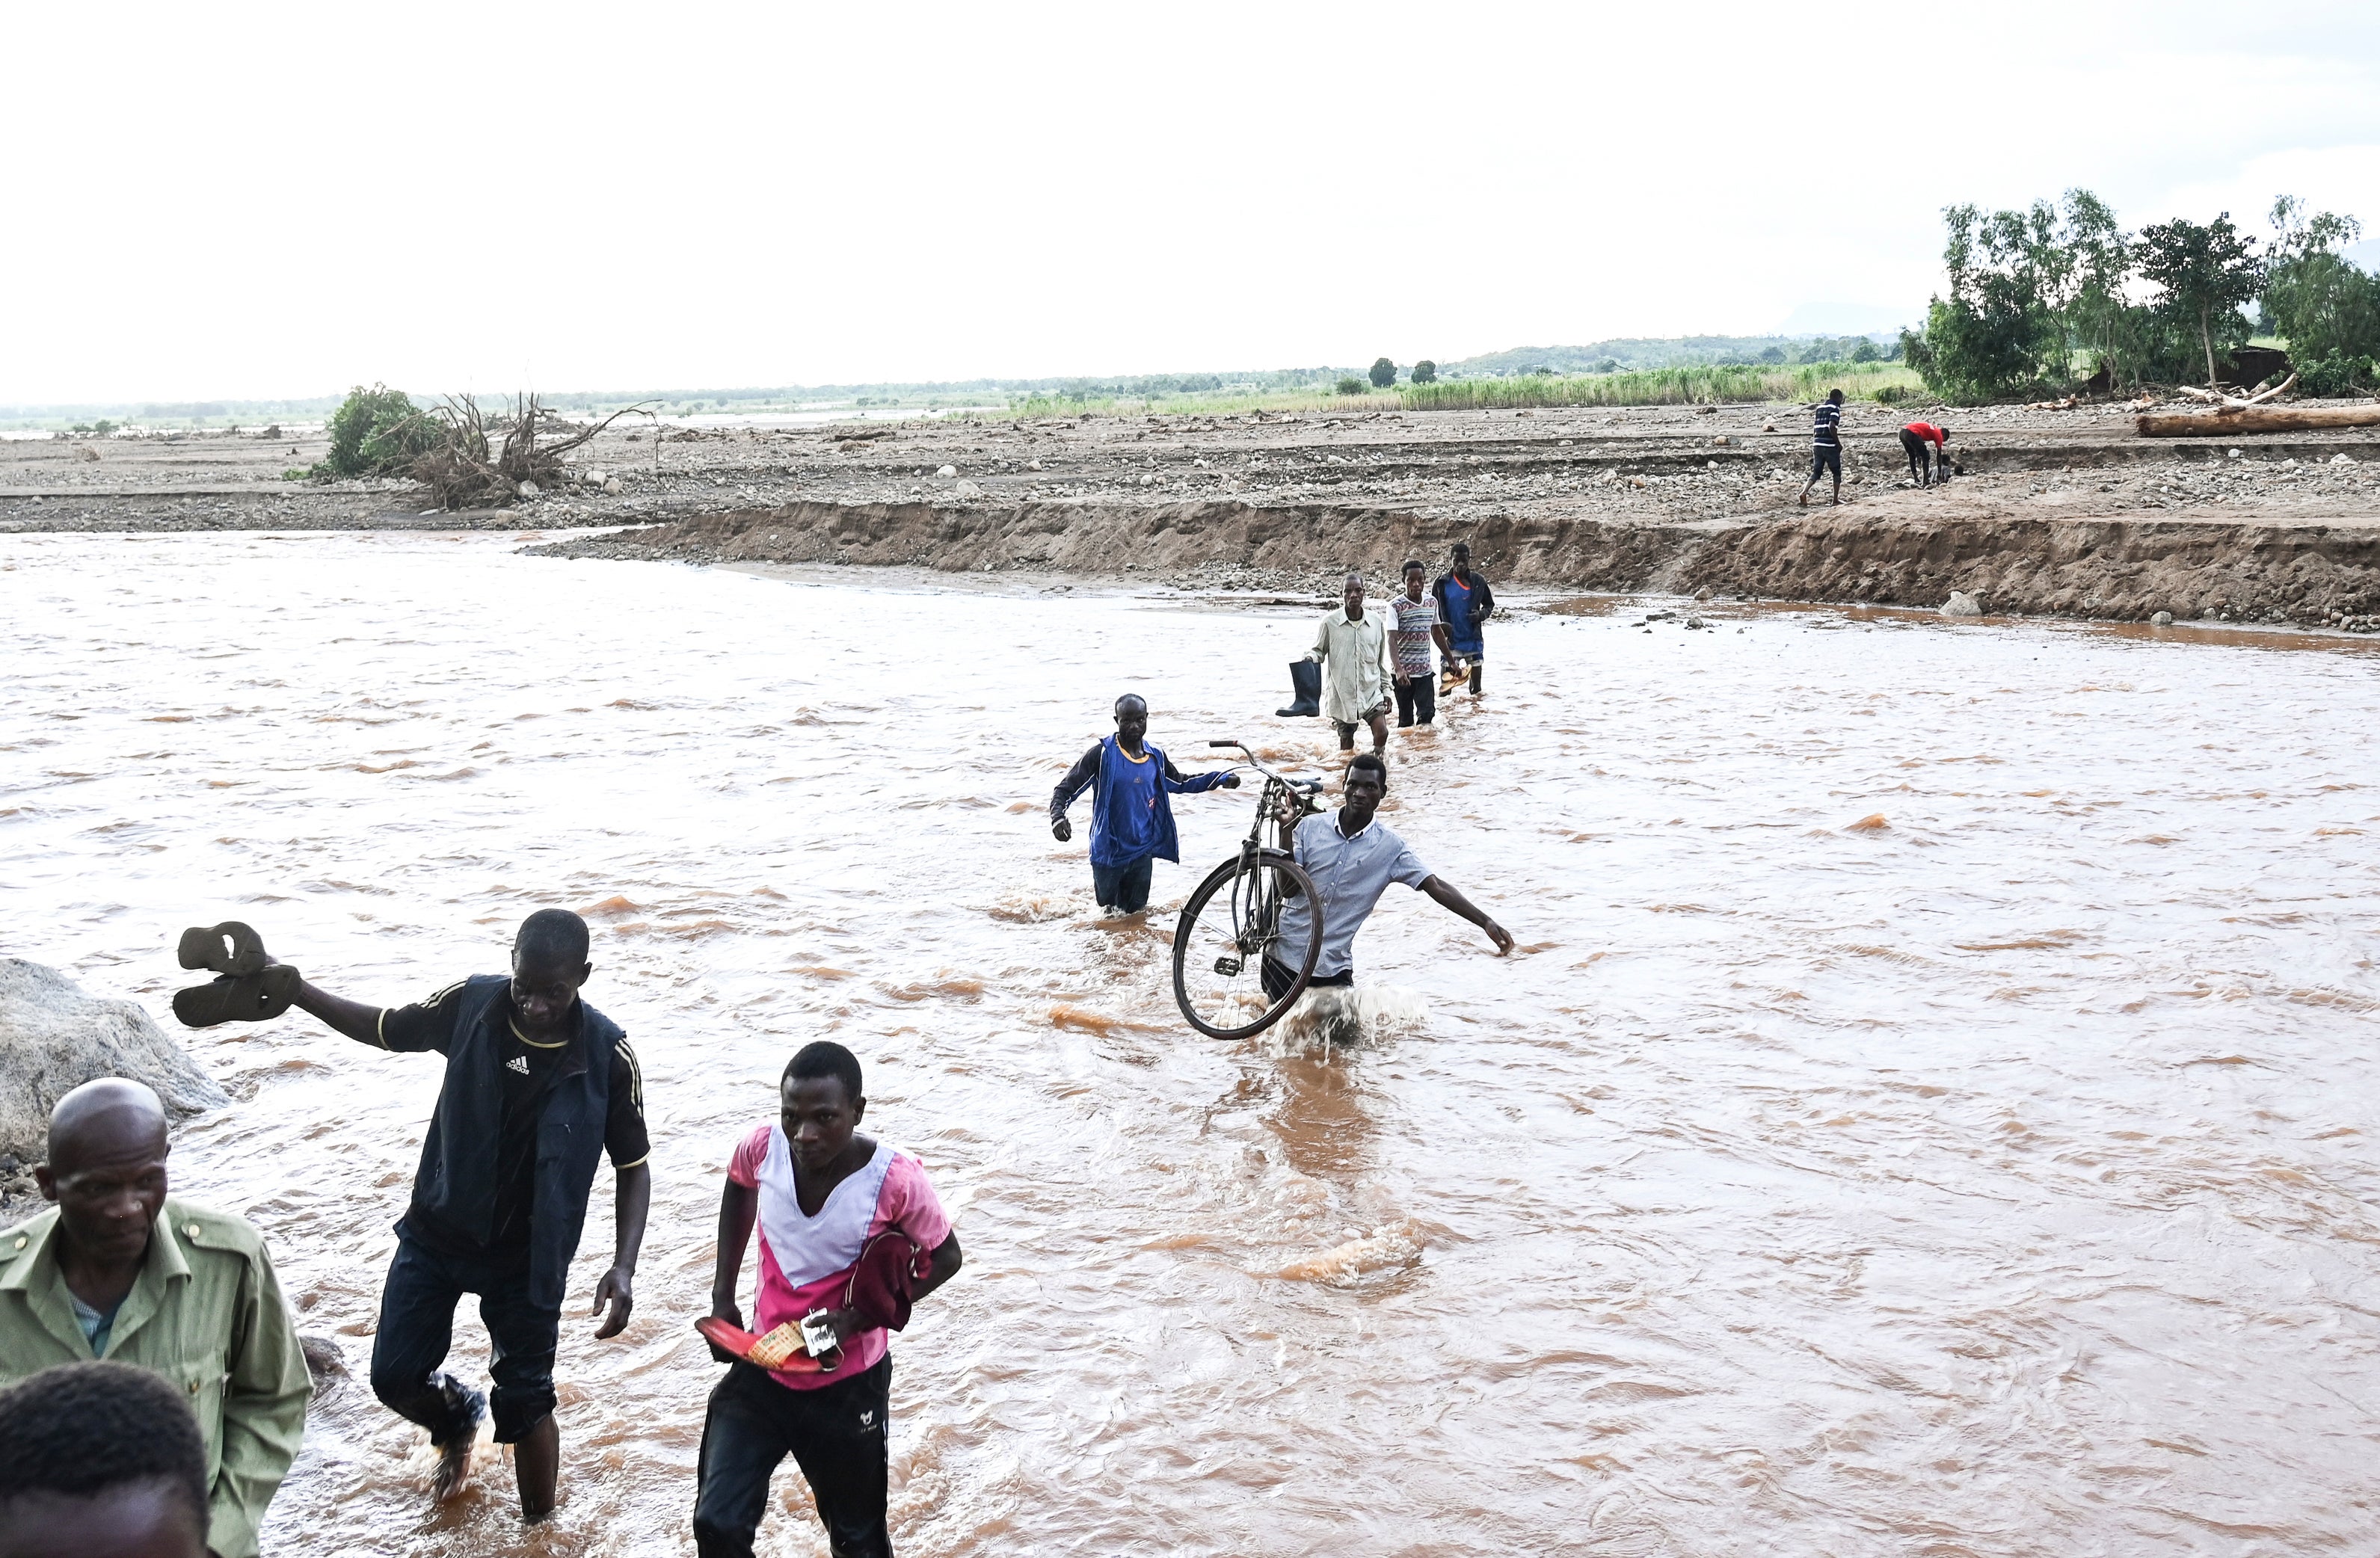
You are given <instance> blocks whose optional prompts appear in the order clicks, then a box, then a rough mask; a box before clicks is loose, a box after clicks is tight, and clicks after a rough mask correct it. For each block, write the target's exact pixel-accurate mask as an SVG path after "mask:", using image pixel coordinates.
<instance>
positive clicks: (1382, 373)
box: [1372, 357, 1397, 390]
mask: <svg viewBox="0 0 2380 1558" xmlns="http://www.w3.org/2000/svg"><path fill="white" fill-rule="evenodd" d="M1396 381H1397V365H1396V364H1394V363H1392V362H1390V360H1389V359H1388V358H1386V357H1376V358H1374V359H1373V362H1372V387H1373V388H1374V389H1376V390H1385V389H1387V388H1388V387H1389V386H1390V385H1391V384H1393V383H1395V382H1396Z"/></svg>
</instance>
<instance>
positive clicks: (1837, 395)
mask: <svg viewBox="0 0 2380 1558" xmlns="http://www.w3.org/2000/svg"><path fill="white" fill-rule="evenodd" d="M1827 399H1828V400H1829V401H1832V402H1833V403H1834V404H1835V405H1841V404H1842V403H1843V393H1842V392H1841V391H1840V390H1828V392H1827Z"/></svg>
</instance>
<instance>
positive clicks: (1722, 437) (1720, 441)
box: [1711, 433, 1727, 449]
mask: <svg viewBox="0 0 2380 1558" xmlns="http://www.w3.org/2000/svg"><path fill="white" fill-rule="evenodd" d="M1711 442H1713V443H1715V444H1717V445H1718V446H1719V447H1720V448H1721V449H1724V448H1726V447H1727V435H1726V434H1725V433H1721V434H1719V435H1718V437H1717V438H1715V439H1713V440H1711Z"/></svg>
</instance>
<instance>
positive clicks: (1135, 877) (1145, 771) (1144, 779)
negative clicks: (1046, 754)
mask: <svg viewBox="0 0 2380 1558" xmlns="http://www.w3.org/2000/svg"><path fill="white" fill-rule="evenodd" d="M1115 727H1116V733H1115V734H1114V735H1111V736H1107V737H1104V738H1102V739H1101V740H1100V741H1099V743H1097V744H1095V745H1094V746H1093V747H1092V748H1091V749H1090V750H1089V751H1088V752H1086V753H1084V754H1083V755H1081V756H1080V757H1078V758H1076V759H1075V766H1074V767H1071V768H1069V769H1067V770H1066V777H1065V778H1064V779H1060V780H1059V781H1058V788H1057V789H1056V790H1055V791H1052V792H1051V794H1050V835H1051V836H1052V837H1053V838H1055V839H1057V840H1058V842H1060V843H1065V842H1066V841H1067V840H1069V839H1072V838H1074V836H1075V825H1074V824H1073V823H1071V822H1068V821H1067V820H1066V808H1067V807H1069V806H1071V805H1073V804H1074V803H1075V797H1076V796H1077V795H1080V794H1081V793H1082V792H1083V791H1084V789H1085V788H1086V787H1087V786H1089V785H1091V784H1093V783H1096V784H1097V785H1098V786H1099V788H1098V789H1096V790H1093V791H1091V890H1092V891H1093V892H1094V893H1096V894H1098V895H1099V908H1100V910H1101V911H1102V912H1106V913H1111V914H1137V913H1139V912H1141V911H1142V910H1144V909H1146V908H1147V907H1148V879H1149V876H1150V873H1151V872H1152V871H1153V869H1154V868H1155V864H1156V863H1157V862H1158V861H1160V860H1170V861H1172V862H1173V863H1174V864H1177V865H1178V864H1181V861H1182V844H1181V840H1180V839H1179V837H1178V836H1177V835H1176V834H1175V833H1174V830H1173V803H1172V802H1171V801H1169V800H1167V799H1166V797H1167V796H1168V795H1169V794H1173V795H1195V794H1196V793H1198V792H1199V791H1202V790H1237V789H1238V788H1239V787H1240V776H1239V775H1237V774H1233V773H1225V772H1220V771H1218V772H1215V773H1211V774H1196V775H1193V776H1191V777H1189V778H1186V779H1185V778H1184V777H1183V774H1182V771H1181V770H1180V769H1179V768H1176V767H1174V766H1173V763H1172V759H1170V758H1168V757H1167V756H1166V755H1165V754H1164V753H1162V752H1160V750H1158V749H1157V748H1156V747H1153V746H1150V745H1149V744H1148V741H1147V737H1148V705H1147V702H1146V701H1144V700H1143V699H1142V698H1141V696H1140V694H1137V693H1126V694H1124V695H1123V696H1122V697H1120V698H1118V699H1116V701H1115Z"/></svg>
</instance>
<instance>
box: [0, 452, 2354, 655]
mask: <svg viewBox="0 0 2380 1558" xmlns="http://www.w3.org/2000/svg"><path fill="white" fill-rule="evenodd" d="M1945 415H1955V416H1956V417H1957V418H1958V424H1959V425H1958V426H1957V427H1956V428H1955V429H1954V433H1955V436H1954V439H1953V444H1954V447H1956V448H1957V449H1958V450H1959V451H1960V458H1961V463H1962V464H1964V465H1966V466H1967V471H1968V474H1967V475H1966V476H1964V477H1961V478H1960V479H1958V480H1956V481H1955V482H1954V483H1953V484H1952V485H1951V486H1950V488H1949V489H1948V490H1940V489H1937V490H1930V491H1927V490H1916V489H1911V488H1910V487H1909V486H1908V485H1906V474H1905V466H1904V465H1903V462H1902V460H1901V455H1900V448H1899V446H1898V443H1897V442H1896V441H1895V434H1894V429H1895V428H1896V427H1897V426H1898V425H1899V423H1900V420H1901V419H1902V418H1901V417H1899V416H1896V415H1894V414H1893V413H1891V412H1889V411H1888V410H1887V409H1886V408H1883V407H1879V406H1873V405H1861V406H1854V407H1852V410H1851V413H1850V420H1849V435H1848V438H1849V451H1850V453H1849V470H1848V474H1849V478H1850V479H1849V481H1848V483H1847V486H1846V489H1845V490H1846V496H1847V498H1848V500H1849V501H1847V502H1846V504H1845V505H1844V506H1843V507H1841V508H1840V509H1838V508H1814V509H1811V510H1803V509H1800V508H1798V507H1796V506H1795V504H1794V502H1793V498H1794V495H1795V493H1796V492H1798V490H1799V489H1800V487H1801V471H1802V462H1803V455H1804V453H1805V451H1806V446H1807V445H1806V440H1807V433H1806V429H1805V427H1804V421H1803V419H1804V417H1805V416H1806V414H1805V413H1803V411H1801V410H1800V409H1799V408H1796V407H1789V406H1771V407H1757V406H1723V407H1718V408H1711V409H1706V410H1698V409H1696V408H1694V407H1683V406H1679V407H1639V408H1631V409H1627V410H1612V411H1604V410H1584V409H1581V410H1570V411H1553V410H1548V411H1544V412H1539V413H1536V414H1513V413H1498V414H1495V415H1492V416H1489V415H1484V414H1478V413H1415V414H1410V415H1396V414H1391V415H1388V416H1366V417H1342V416H1328V415H1324V416H1303V417H1269V416H1267V417H1258V416H1250V417H1236V418H1200V417H1169V418H1157V417H1147V418H1121V417H1075V418H1045V419H1040V420H1034V421H1021V422H1009V421H972V420H952V421H928V422H905V423H872V424H867V425H863V426H856V427H842V428H834V427H826V428H820V427H805V428H786V429H759V428H745V429H717V430H703V429H684V430H679V431H674V432H663V433H662V436H661V437H660V438H659V439H658V440H656V439H655V438H654V436H653V433H654V431H655V430H654V429H637V428H636V427H633V426H631V425H630V424H627V423H623V424H620V425H619V426H617V427H615V429H613V431H611V432H609V433H606V434H605V435H604V436H603V437H602V438H601V439H599V440H597V441H595V442H594V443H593V444H590V445H589V446H588V447H587V448H586V449H585V450H584V451H582V452H581V453H580V455H579V457H578V463H577V465H576V466H575V467H574V469H575V470H577V472H578V473H579V474H581V475H585V476H589V477H591V476H594V475H598V474H600V475H601V476H602V477H605V478H606V482H607V483H616V485H617V486H618V489H619V490H618V491H617V492H613V491H611V490H609V489H608V487H606V488H599V487H597V486H595V485H593V484H591V483H589V482H568V483H565V485H564V488H563V489H562V490H560V491H557V492H554V493H551V494H545V495H542V496H540V497H539V498H537V499H535V500H533V501H527V502H524V503H521V504H519V505H517V506H516V507H512V508H507V509H504V510H501V511H492V512H486V513H461V514H445V513H422V512H420V511H421V509H422V508H423V507H424V506H426V505H424V503H423V502H422V501H421V497H420V494H419V489H414V488H412V487H411V486H410V485H409V484H407V483H401V482H395V483H392V482H382V483H344V484H334V485H333V486H329V487H323V486H318V485H314V484H309V483H288V482H283V481H281V480H279V478H278V477H279V470H280V468H281V467H282V466H283V465H293V464H297V463H301V462H306V461H310V460H311V459H313V458H316V457H319V454H320V453H321V451H320V449H319V447H317V445H316V444H314V443H309V442H306V441H297V442H294V443H293V442H275V443H271V444H267V443H266V442H264V441H261V440H258V439H254V438H249V439H234V438H229V437H225V436H222V435H208V436H202V437H190V438H186V439H183V440H180V441H173V442H168V441H161V440H145V441H125V440H95V441H83V442H81V443H73V442H35V443H9V444H5V445H0V532H6V531H9V530H17V531H29V530H39V531H77V530H95V531H111V530H120V531H160V530H163V531H176V530H193V529H240V528H253V529H276V530H290V531H303V530H316V529H354V528H383V529H507V530H538V531H547V532H551V531H554V530H568V529H574V528H587V527H614V526H637V527H644V526H658V528H650V529H641V528H640V529H639V530H637V531H636V532H634V533H631V534H629V535H627V536H625V537H620V538H617V539H598V538H594V537H588V538H582V539H581V540H579V541H577V542H572V543H568V544H566V545H565V547H564V548H563V549H562V550H564V551H565V553H568V554H575V555H596V556H614V557H637V558H676V559H682V560H692V561H704V562H712V561H739V560H740V561H753V560H767V561H775V562H810V561H844V562H868V563H881V564H900V565H911V564H914V565H917V566H923V567H930V568H936V569H942V570H953V571H955V570H965V571H969V572H977V571H981V570H982V569H983V568H984V567H985V566H986V565H989V566H990V567H992V568H994V569H1015V570H1036V569H1041V570H1060V571H1063V572H1066V573H1068V574H1072V575H1074V576H1075V577H1078V578H1084V579H1107V580H1115V579H1127V578H1132V577H1135V576H1138V577H1147V576H1157V575H1169V574H1170V575H1172V576H1174V577H1178V578H1182V579H1184V580H1185V581H1188V582H1193V583H1196V584H1198V585H1201V586H1217V585H1223V586H1228V585H1231V584H1233V583H1237V584H1240V585H1243V586H1249V587H1257V588H1270V589H1291V590H1298V591H1308V590H1315V589H1319V590H1320V591H1321V592H1322V593H1325V594H1335V593H1336V586H1335V584H1334V583H1333V582H1332V580H1333V578H1334V576H1335V575H1336V574H1337V573H1338V572H1339V571H1340V570H1342V569H1344V568H1347V567H1350V566H1358V567H1363V568H1366V569H1367V570H1369V571H1372V572H1373V573H1375V574H1381V575H1385V574H1387V573H1388V572H1390V571H1392V570H1393V569H1394V568H1395V567H1396V565H1397V564H1398V563H1400V562H1403V558H1404V557H1405V556H1406V555H1410V554H1412V553H1415V552H1417V553H1419V554H1421V555H1424V556H1427V557H1430V558H1432V559H1437V558H1439V557H1442V556H1443V553H1444V549H1445V546H1446V545H1447V544H1448V543H1449V542H1450V541H1451V540H1452V539H1454V538H1457V537H1462V538H1465V539H1468V540H1470V541H1471V543H1472V546H1473V548H1474V550H1475V555H1476V556H1477V559H1478V561H1479V562H1480V563H1481V565H1482V566H1483V567H1485V568H1486V569H1487V570H1488V574H1490V576H1491V577H1493V578H1495V579H1497V580H1499V581H1500V582H1503V581H1511V582H1515V583H1519V584H1521V585H1523V586H1545V587H1551V588H1558V589H1571V590H1636V589H1676V590H1682V591H1683V592H1684V593H1688V594H1692V593H1696V592H1698V591H1700V590H1703V589H1709V590H1710V591H1712V592H1713V593H1714V594H1716V595H1723V596H1743V597H1754V598H1775V599H1800V600H1818V601H1847V602H1869V603H1889V604H1900V605H1912V606H1926V607H1930V606H1938V605H1939V604H1941V602H1942V600H1943V599H1944V598H1945V597H1946V596H1947V595H1948V593H1949V591H1950V590H1951V589H1962V590H1965V591H1967V592H1969V593H1971V594H1974V595H1977V596H1980V597H1981V598H1983V599H1984V601H1985V605H1986V608H1987V609H1989V610H1995V611H2003V612H2022V613H2051V614H2060V615H2079V616H2094V617H2107V618H2117V619H2127V618H2129V619H2145V618H2147V617H2149V616H2152V615H2154V614H2155V612H2157V611H2160V610H2169V611H2172V612H2173V613H2174V614H2175V615H2176V616H2177V617H2182V618H2196V617H2202V616H2205V615H2207V614H2209V613H2212V614H2213V615H2214V616H2215V617H2216V619H2217V620H2220V619H2223V618H2226V617H2228V618H2229V619H2230V620H2234V621H2254V622H2297V623H2301V624H2309V625H2314V624H2321V623H2324V622H2328V621H2330V620H2331V618H2332V617H2333V615H2334V614H2338V615H2343V616H2347V617H2359V618H2371V617H2372V616H2373V615H2374V613H2380V574H2375V572H2374V544H2375V535H2380V437H2375V436H2374V435H2373V434H2371V433H2369V432H2350V433H2346V434H2341V435H2338V436H2335V437H2329V438H2320V439H2305V438H2288V437H2267V438H2261V439H2254V440H2243V441H2240V442H2239V443H2238V444H2210V443H2197V442H2188V441H2183V442H2176V441H2169V440H2144V439H2140V438H2137V437H2135V436H2133V434H2132V433H2131V424H2130V418H2129V413H2128V412H2126V411H2124V410H2122V409H2121V408H2117V407H2108V406H2100V407H2095V408H2083V409H2079V410H2075V411H2070V412H2046V411H2031V410H2025V409H2022V408H1995V409H1988V410H1984V411H1978V412H1975V413H1972V414H1967V413H1958V414H1945ZM83 450H88V451H89V452H90V454H91V458H87V459H86V458H83V457H82V456H81V454H80V453H79V451H83Z"/></svg>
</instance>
